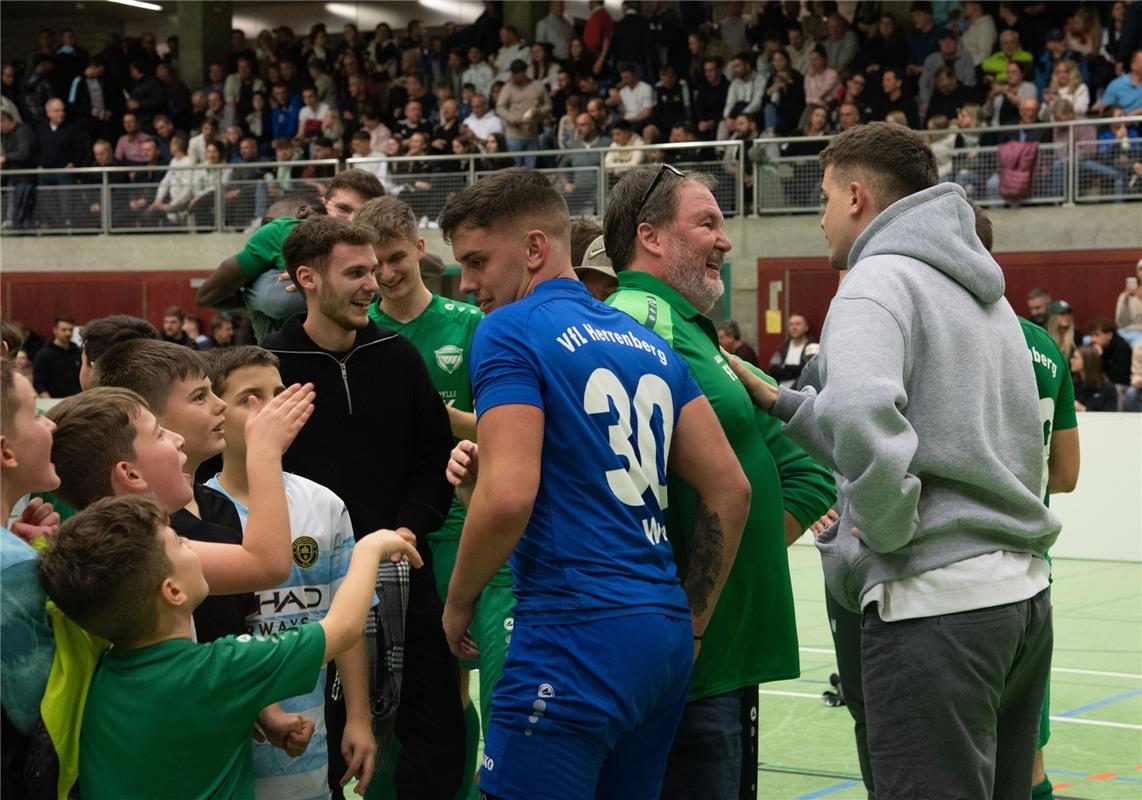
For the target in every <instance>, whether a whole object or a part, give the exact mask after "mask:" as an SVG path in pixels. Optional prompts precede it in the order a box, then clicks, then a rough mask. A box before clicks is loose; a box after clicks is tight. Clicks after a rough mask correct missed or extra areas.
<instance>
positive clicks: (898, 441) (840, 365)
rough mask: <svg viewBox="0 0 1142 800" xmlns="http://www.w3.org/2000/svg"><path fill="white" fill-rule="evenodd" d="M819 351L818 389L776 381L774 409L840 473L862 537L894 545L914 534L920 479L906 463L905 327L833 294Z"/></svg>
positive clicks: (911, 446)
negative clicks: (821, 358) (821, 373)
mask: <svg viewBox="0 0 1142 800" xmlns="http://www.w3.org/2000/svg"><path fill="white" fill-rule="evenodd" d="M821 352H822V353H823V354H824V355H825V357H826V359H827V360H826V361H825V363H824V376H823V377H824V385H823V386H822V388H821V391H820V394H818V393H816V392H815V391H814V390H813V389H811V388H810V389H807V390H805V391H803V392H797V391H793V390H789V389H785V388H782V389H781V391H780V393H779V394H778V399H777V405H776V406H775V407H774V410H773V413H774V414H775V415H776V416H777V417H778V418H779V419H781V420H782V421H784V422H785V423H786V427H785V432H786V433H787V434H788V435H789V436H790V437H791V438H792V439H793V440H794V441H796V442H797V443H798V444H800V445H801V446H802V447H803V448H804V449H805V450H806V451H807V452H808V453H809V455H811V456H812V457H813V458H815V459H817V461H819V462H820V463H821V464H824V465H827V466H830V467H831V468H832V469H833V470H834V471H836V472H837V473H839V474H840V483H839V486H838V489H839V490H840V492H841V493H843V494H844V496H845V499H846V502H847V504H848V511H849V514H850V515H851V519H852V524H853V526H854V527H856V528H857V529H858V530H859V531H860V537H861V539H862V540H863V541H864V543H865V544H867V545H868V546H869V547H870V548H872V549H873V550H874V551H876V552H878V553H888V552H892V551H893V550H897V549H899V548H901V547H903V546H905V545H906V544H908V543H909V542H910V541H911V540H912V537H913V536H914V535H915V532H916V528H917V525H918V522H919V513H918V511H917V504H918V502H919V499H920V479H919V478H918V477H917V476H916V475H912V474H911V473H909V471H908V468H909V466H910V464H911V463H912V459H913V457H914V455H915V453H916V444H917V439H916V432H915V430H913V428H912V425H911V424H910V423H909V421H908V420H907V419H906V418H905V416H904V414H903V409H904V408H905V407H906V406H907V404H908V396H907V394H906V393H905V389H904V378H905V374H906V372H907V371H908V358H909V356H908V352H907V346H906V343H905V338H904V334H903V331H902V330H901V327H900V324H899V323H898V322H897V320H896V318H895V317H894V316H893V315H892V314H891V313H890V312H889V311H888V310H887V309H886V308H884V307H883V306H882V305H880V304H879V303H877V302H875V301H873V300H870V299H867V298H844V297H838V298H836V299H835V300H834V302H833V305H832V307H831V308H830V309H829V324H828V326H827V327H826V329H825V336H824V339H823V340H822V342H821Z"/></svg>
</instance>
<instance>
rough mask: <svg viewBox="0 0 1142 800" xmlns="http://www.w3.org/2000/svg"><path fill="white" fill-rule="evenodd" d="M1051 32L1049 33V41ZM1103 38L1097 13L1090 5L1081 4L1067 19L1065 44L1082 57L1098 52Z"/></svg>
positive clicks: (1068, 48)
mask: <svg viewBox="0 0 1142 800" xmlns="http://www.w3.org/2000/svg"><path fill="white" fill-rule="evenodd" d="M1050 35H1051V34H1050V33H1048V34H1047V37H1048V41H1049V40H1050ZM1101 39H1102V29H1101V26H1100V24H1099V21H1098V15H1097V13H1096V12H1095V11H1094V10H1093V9H1091V8H1088V7H1083V6H1080V7H1079V8H1078V10H1077V11H1075V13H1074V14H1072V15H1071V16H1070V18H1069V19H1068V20H1067V26H1066V34H1065V39H1064V45H1065V47H1066V48H1067V50H1070V51H1071V52H1073V53H1076V54H1077V55H1079V56H1080V57H1086V56H1093V55H1097V54H1098V48H1099V44H1100V42H1101Z"/></svg>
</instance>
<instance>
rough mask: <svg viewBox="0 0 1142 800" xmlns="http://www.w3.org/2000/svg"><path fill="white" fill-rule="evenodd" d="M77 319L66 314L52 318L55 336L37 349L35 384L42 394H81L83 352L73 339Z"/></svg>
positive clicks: (57, 395) (69, 395) (42, 395)
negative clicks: (80, 371)
mask: <svg viewBox="0 0 1142 800" xmlns="http://www.w3.org/2000/svg"><path fill="white" fill-rule="evenodd" d="M74 330H75V320H74V319H73V318H72V317H69V316H67V315H66V314H60V315H58V316H57V317H56V318H55V319H54V320H52V339H51V341H50V342H48V343H47V344H46V345H44V346H43V347H41V348H40V352H38V353H36V359H35V362H34V365H33V367H32V376H33V377H32V386H33V387H34V388H35V390H36V394H37V395H39V396H40V397H54V398H60V397H71V396H72V395H73V394H79V393H80V391H82V387H80V385H79V368H80V367H81V366H82V361H83V356H82V353H81V351H80V349H79V347H78V346H77V345H76V344H75V342H73V341H72V340H71V334H72V332H73V331H74Z"/></svg>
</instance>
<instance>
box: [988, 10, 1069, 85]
mask: <svg viewBox="0 0 1142 800" xmlns="http://www.w3.org/2000/svg"><path fill="white" fill-rule="evenodd" d="M1021 6H1022V7H1021ZM1033 10H1037V11H1039V12H1040V13H1032V11H1033ZM1042 11H1043V8H1042V6H1039V8H1038V9H1035V8H1034V4H1023V3H1015V2H1011V0H1005V2H1002V3H1000V4H999V19H1000V34H999V43H1000V46H1001V47H1002V45H1003V33H1004V32H1005V31H1007V30H1012V31H1015V32H1016V33H1017V34H1018V36H1019V41H1020V42H1021V43H1022V44H1023V46H1024V47H1026V48H1027V49H1028V50H1029V51H1031V53H1030V54H1029V55H1031V58H1028V59H1027V60H1028V61H1032V60H1034V54H1035V53H1037V52H1038V51H1039V48H1040V47H1041V46H1042V44H1043V39H1044V37H1045V36H1046V35H1047V31H1048V30H1049V29H1050V28H1051V27H1052V24H1051V21H1050V20H1049V19H1047V18H1046V16H1045V15H1044V14H1042V13H1041V12H1042ZM985 70H986V67H985Z"/></svg>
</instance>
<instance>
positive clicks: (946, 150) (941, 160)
mask: <svg viewBox="0 0 1142 800" xmlns="http://www.w3.org/2000/svg"><path fill="white" fill-rule="evenodd" d="M925 127H927V129H928V130H929V131H930V132H929V133H928V135H927V136H925V137H924V140H925V141H926V142H927V143H928V146H929V147H930V148H932V155H933V156H935V157H936V176H937V178H938V179H939V182H940V183H945V182H948V181H951V180H952V170H953V168H954V159H955V149H956V134H955V132H949V131H948V128H949V123H948V118H947V116H945V115H944V114H933V115H932V116H930V117H928V120H927V122H926V123H925Z"/></svg>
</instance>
